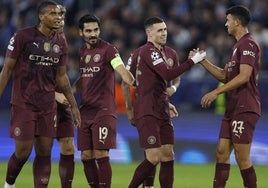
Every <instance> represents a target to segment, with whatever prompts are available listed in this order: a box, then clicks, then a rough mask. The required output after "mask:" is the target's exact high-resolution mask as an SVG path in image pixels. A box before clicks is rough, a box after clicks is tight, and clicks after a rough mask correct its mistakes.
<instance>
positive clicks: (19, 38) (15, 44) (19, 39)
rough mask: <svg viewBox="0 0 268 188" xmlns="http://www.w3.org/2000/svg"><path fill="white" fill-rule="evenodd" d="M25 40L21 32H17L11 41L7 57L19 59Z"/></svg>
mask: <svg viewBox="0 0 268 188" xmlns="http://www.w3.org/2000/svg"><path fill="white" fill-rule="evenodd" d="M25 38H26V36H24V35H23V33H22V32H21V31H18V32H16V33H15V34H14V35H13V36H12V37H11V38H10V40H9V44H8V47H7V51H6V56H7V57H10V58H13V59H17V58H18V56H19V55H20V52H21V51H22V49H23V46H24V42H25V40H24V39H25Z"/></svg>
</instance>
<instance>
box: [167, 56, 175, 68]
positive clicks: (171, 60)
mask: <svg viewBox="0 0 268 188" xmlns="http://www.w3.org/2000/svg"><path fill="white" fill-rule="evenodd" d="M167 64H168V65H169V66H171V67H173V65H174V61H173V59H171V58H168V59H167Z"/></svg>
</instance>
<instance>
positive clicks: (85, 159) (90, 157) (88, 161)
mask: <svg viewBox="0 0 268 188" xmlns="http://www.w3.org/2000/svg"><path fill="white" fill-rule="evenodd" d="M81 160H82V163H83V166H84V173H85V176H86V178H87V182H88V184H89V186H90V187H91V188H98V187H99V170H98V167H97V163H96V158H95V156H94V154H93V150H82V152H81Z"/></svg>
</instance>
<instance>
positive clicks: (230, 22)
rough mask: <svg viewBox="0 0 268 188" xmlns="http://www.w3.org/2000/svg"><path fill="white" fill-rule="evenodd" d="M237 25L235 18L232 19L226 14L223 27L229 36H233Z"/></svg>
mask: <svg viewBox="0 0 268 188" xmlns="http://www.w3.org/2000/svg"><path fill="white" fill-rule="evenodd" d="M237 25H238V20H237V19H236V18H235V17H233V16H232V15H231V14H228V15H227V16H226V23H225V26H226V27H227V30H228V33H229V35H233V36H234V35H235V33H236V29H237Z"/></svg>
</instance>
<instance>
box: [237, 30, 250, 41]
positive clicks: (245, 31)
mask: <svg viewBox="0 0 268 188" xmlns="http://www.w3.org/2000/svg"><path fill="white" fill-rule="evenodd" d="M247 33H248V29H247V28H246V27H245V28H242V29H239V30H238V31H237V32H236V34H235V39H236V40H237V41H239V40H240V39H241V38H242V37H243V36H244V35H246V34H247Z"/></svg>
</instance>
